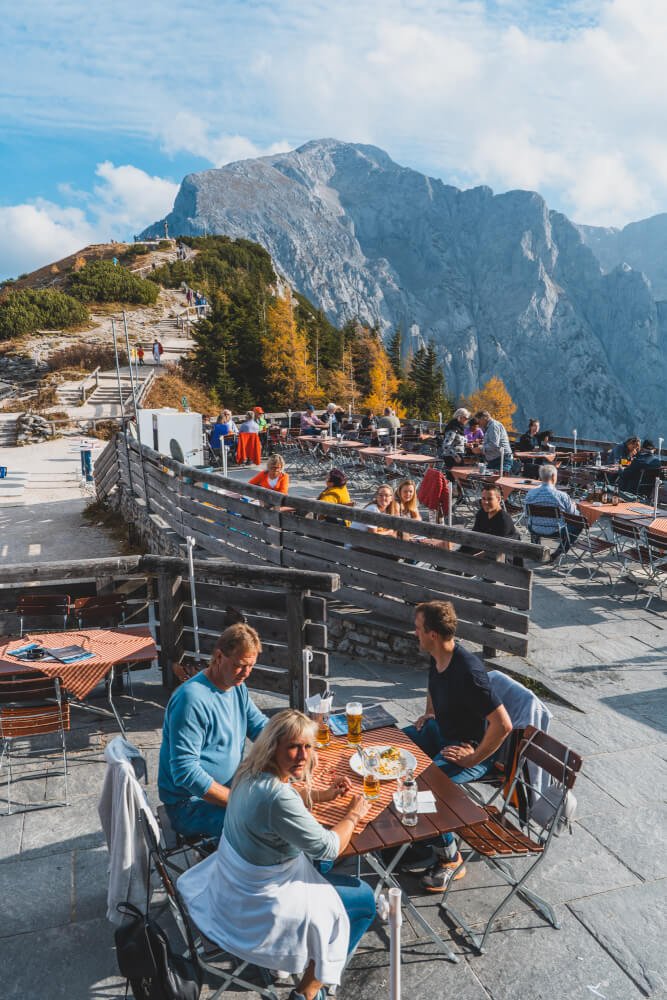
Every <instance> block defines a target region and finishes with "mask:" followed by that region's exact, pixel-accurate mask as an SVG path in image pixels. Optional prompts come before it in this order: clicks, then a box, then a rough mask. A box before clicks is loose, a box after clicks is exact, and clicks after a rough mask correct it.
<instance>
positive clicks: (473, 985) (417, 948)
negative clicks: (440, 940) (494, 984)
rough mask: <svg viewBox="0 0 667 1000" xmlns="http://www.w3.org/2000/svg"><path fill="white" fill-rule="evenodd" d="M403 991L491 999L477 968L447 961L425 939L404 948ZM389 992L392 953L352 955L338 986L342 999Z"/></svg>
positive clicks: (437, 998) (436, 999)
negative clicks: (481, 981) (390, 956)
mask: <svg viewBox="0 0 667 1000" xmlns="http://www.w3.org/2000/svg"><path fill="white" fill-rule="evenodd" d="M401 992H402V995H403V996H404V997H415V998H419V1000H422V998H427V997H428V998H429V1000H449V998H451V997H454V996H455V997H457V1000H489V998H490V996H491V995H492V994H490V993H489V992H487V990H486V989H485V988H484V987H483V986H482V985H481V983H480V982H479V979H478V977H477V975H476V972H475V970H474V969H472V968H471V967H470V966H468V964H467V963H466V962H465V961H460V962H459V963H458V964H457V965H454V964H453V963H452V962H449V961H447V959H446V958H445V956H444V955H442V954H441V953H440V952H439V950H438V948H437V945H435V944H433V943H431V942H430V941H428V939H423V940H422V941H421V942H420V943H419V944H413V945H410V944H408V945H406V946H405V947H404V948H402V949H401ZM388 994H389V955H388V952H387V950H386V948H381V949H378V950H377V951H364V952H363V953H358V954H356V955H355V956H354V958H353V959H352V961H351V963H350V966H349V968H348V969H347V970H346V972H345V974H344V975H343V979H342V982H341V985H340V987H339V990H338V997H339V998H340V1000H353V998H354V1000H357V998H358V1000H377V998H378V997H386V996H388Z"/></svg>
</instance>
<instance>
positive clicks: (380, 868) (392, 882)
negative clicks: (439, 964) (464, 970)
mask: <svg viewBox="0 0 667 1000" xmlns="http://www.w3.org/2000/svg"><path fill="white" fill-rule="evenodd" d="M407 847H408V845H407V844H404V845H403V846H402V847H401V848H399V850H398V852H397V854H396V856H395V857H394V858H393V859H392V862H391V864H390V865H389V867H388V868H385V867H384V865H383V864H382V863H381V862H380V861H379V859H378V857H377V855H375V854H365V855H364V857H365V859H366V861H367V862H368V864H369V865H370V867H371V868H372V869H373V871H374V872H375V873H376V875H378V876H379V877H380V883H379V884H378V887H377V888H376V895H377V894H378V893H379V891H380V889H381V888H382V886H383V885H386V886H387V887H388V888H392V889H400V891H401V898H402V900H403V906H404V907H405V909H406V910H407V911H408V913H409V914H410V915H411V916H412V917H413V918H414V919H415V920H416V921H417V923H418V924H419V925H420V927H421V928H422V929H423V930H424V931H425V932H426V934H427V936H428V937H429V938H430V939H431V941H433V943H434V944H436V945H437V946H438V948H439V949H440V951H441V952H442V953H443V954H444V955H445V957H446V958H447V959H448V960H449V961H450V962H454V963H455V964H456V963H458V961H459V959H458V957H457V956H456V955H455V954H454V952H453V951H451V950H450V949H449V948H448V947H447V945H446V944H445V942H444V941H443V940H442V938H441V937H439V936H438V934H436V932H435V931H434V930H433V928H432V927H431V926H430V924H429V923H428V922H427V921H426V920H425V919H424V918H423V917H422V915H421V913H420V912H419V910H418V909H417V907H416V906H415V905H414V903H413V902H412V900H411V899H410V897H409V896H408V894H407V893H406V892H405V891H404V889H403V886H402V885H400V884H399V883H398V882H397V881H396V879H395V878H394V876H393V874H392V872H393V870H394V868H395V867H396V865H397V864H398V862H399V861H400V859H401V857H402V855H403V853H404V852H405V850H406V848H407Z"/></svg>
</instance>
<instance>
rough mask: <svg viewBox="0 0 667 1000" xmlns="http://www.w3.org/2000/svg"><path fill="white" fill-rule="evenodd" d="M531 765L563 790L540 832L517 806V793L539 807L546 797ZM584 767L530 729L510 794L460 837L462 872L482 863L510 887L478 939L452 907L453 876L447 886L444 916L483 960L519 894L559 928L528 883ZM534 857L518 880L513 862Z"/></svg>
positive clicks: (570, 752)
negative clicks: (496, 929) (504, 914)
mask: <svg viewBox="0 0 667 1000" xmlns="http://www.w3.org/2000/svg"><path fill="white" fill-rule="evenodd" d="M529 761H530V762H532V763H533V764H535V765H536V766H537V767H539V768H542V769H543V770H544V771H546V772H547V773H548V774H550V775H551V777H552V779H553V780H554V782H555V784H556V785H557V786H558V788H559V792H558V798H557V800H556V801H554V800H552V803H553V807H554V812H553V815H552V817H551V819H550V820H549V821H548V822H547V823H545V824H544V825H543V826H541V827H540V826H539V825H538V824H536V823H534V822H532V821H531V820H530V819H528V818H526V817H525V815H522V813H521V811H519V809H518V808H517V807H516V806H515V805H513V802H514V801H516V798H517V795H518V792H517V789H520V791H521V795H522V797H523V799H524V801H527V802H532V803H535V802H536V801H538V800H539V799H540V798H543V797H544V795H543V793H542V792H541V791H540V789H539V788H537V787H536V786H535V785H533V784H531V783H530V781H529V778H528V769H527V764H528V762H529ZM581 765H582V759H581V757H580V756H579V754H577V753H575V752H574V751H573V750H570V749H569V748H568V747H566V746H564V744H562V743H559V742H558V740H555V739H553V737H551V736H547V734H546V733H543V732H541V731H540V730H539V729H535V727H534V726H527V727H526V728H525V730H524V735H523V739H522V741H521V744H520V746H519V756H518V759H517V766H516V770H515V773H514V778H513V780H512V782H511V784H510V785H509V788H503V789H499V790H498V792H496V794H495V795H494V796H493V797H492V798H491V799H490V800H489V802H488V803H487V805H486V807H485V808H486V811H487V814H488V819H487V820H486V821H483V822H481V823H475V824H473V825H472V826H469V827H465V829H464V830H462V831H461V832H460V837H461V840H462V841H465V843H466V844H468V850H467V851H465V850H464V851H462V852H461V856H462V860H461V864H460V865H459V868H460V867H462V866H463V865H464V864H466V863H468V862H469V861H471V860H472V859H473V858H475V857H478V858H480V859H481V860H482V861H484V862H485V863H486V864H487V865H488V866H489V868H490V869H491V870H492V871H493V872H494V873H495V874H497V875H499V876H500V877H501V878H502V879H503V880H504V881H505V882H506V883H507V884H508V885H509V886H510V887H511V888H510V891H509V893H508V894H507V895H506V896H505V897H504V898H503V899H502V900H501V902H500V903H499V904H498V906H496V908H495V910H494V911H493V913H492V914H491V916H490V917H489V920H488V922H487V924H486V926H485V928H484V931H483V932H482V933H481V934H478V933H475V932H474V931H473V930H472V929H471V928H470V927H469V926H468V925H467V923H466V922H465V921H464V920H463V919H462V918H461V916H460V914H458V913H457V912H456V911H455V910H454V908H453V907H452V906H451V905H450V904H449V902H448V895H449V891H450V889H451V888H452V886H453V884H454V878H455V875H456V872H454V873H453V874H452V877H451V878H450V880H449V882H448V884H447V888H446V889H445V892H444V894H443V897H442V900H441V901H440V907H441V908H442V909H443V910H444V911H445V912H448V913H450V914H451V915H452V917H453V918H454V920H455V921H456V923H457V924H459V925H460V926H461V927H462V928H463V930H464V932H465V933H466V935H467V936H468V938H469V940H470V941H471V942H472V945H473V947H474V948H475V950H476V951H477V952H478V953H479V954H480V955H481V954H483V952H484V946H485V944H486V939H487V937H488V935H489V932H490V930H491V928H492V926H493V924H494V922H495V921H496V920H497V919H498V917H499V916H500V914H501V913H502V911H503V910H504V909H505V907H506V906H507V904H508V903H509V902H510V900H511V899H512V898H513V897H514V896H515V895H517V894H518V895H519V896H521V898H522V899H524V900H525V901H526V902H527V903H529V904H530V905H531V906H533V907H534V908H535V909H537V910H538V911H539V912H540V913H541V914H542V915H543V916H544V917H545V918H546V919H547V920H548V921H549V923H550V924H551V925H552V926H553V927H555V928H556V929H559V928H560V923H559V921H558V918H557V916H556V913H555V911H554V909H553V907H552V905H551V904H550V903H549V902H548V901H547V900H546V899H543V898H542V897H541V896H538V895H537V894H536V893H534V892H532V891H531V890H529V889H527V888H526V882H527V881H528V879H529V878H530V876H531V875H532V874H533V872H534V871H535V869H536V868H537V867H538V866H539V865H540V864H541V863H542V861H543V860H544V858H545V856H546V854H547V851H548V849H549V845H550V844H551V841H552V839H553V837H554V834H555V832H556V830H557V829H558V825H559V822H560V819H561V816H562V814H563V809H564V807H565V799H566V795H567V792H568V791H569V790H570V789H571V788H572V787H573V785H574V782H575V780H576V776H577V774H578V772H579V770H580V769H581ZM553 787H554V786H553V785H551V786H550V788H553ZM498 796H502V797H503V799H504V801H503V805H502V807H501V809H500V810H499V809H498V808H497V807H496V806H494V805H493V803H494V801H496V799H497V798H498ZM554 799H555V797H554ZM531 855H534V856H535V860H534V861H533V863H532V865H530V866H529V867H528V868H527V870H526V871H525V872H524V873H523V875H521V876H517V875H516V874H515V872H514V869H513V868H512V866H511V864H509V861H510V860H516V859H520V858H526V857H529V856H531ZM457 871H458V869H457Z"/></svg>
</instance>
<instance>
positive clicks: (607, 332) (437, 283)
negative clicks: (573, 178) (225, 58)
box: [146, 139, 667, 436]
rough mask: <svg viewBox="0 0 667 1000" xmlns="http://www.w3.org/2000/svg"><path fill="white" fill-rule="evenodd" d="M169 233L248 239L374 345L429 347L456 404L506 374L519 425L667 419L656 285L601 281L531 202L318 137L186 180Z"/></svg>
mask: <svg viewBox="0 0 667 1000" xmlns="http://www.w3.org/2000/svg"><path fill="white" fill-rule="evenodd" d="M666 218H667V217H666ZM163 221H164V220H162V221H161V222H159V223H156V224H155V225H154V226H153V227H149V228H148V229H147V230H146V234H148V233H149V232H153V231H155V230H156V229H158V230H159V228H160V227H161V226H162V222H163ZM166 221H167V222H168V223H169V228H170V231H171V232H179V233H182V234H184V235H199V234H201V233H202V232H204V231H206V230H208V231H209V232H219V233H227V234H228V235H230V236H232V237H238V236H242V237H244V238H246V239H251V240H256V241H257V242H259V243H260V244H261V245H262V246H264V247H265V248H266V249H267V250H268V252H269V253H270V254H271V257H272V259H273V261H274V264H275V266H276V269H277V270H278V271H279V272H280V273H282V274H284V275H285V277H286V278H287V280H288V281H289V282H290V283H291V284H292V285H293V286H294V287H296V288H297V289H298V290H299V291H301V292H303V294H305V295H307V296H308V298H310V299H311V300H313V301H315V302H317V303H318V304H319V305H320V307H321V308H322V309H323V310H324V311H325V312H326V313H327V314H328V315H329V316H330V317H331V318H332V319H333V320H334V321H335V322H336V323H338V324H342V323H344V322H345V321H346V320H348V319H350V318H352V317H353V316H354V315H358V316H359V317H360V319H361V320H362V321H364V322H366V323H370V324H374V323H378V325H379V326H380V329H381V331H382V333H383V335H386V334H387V333H388V332H389V331H390V330H391V329H393V328H394V327H395V326H396V325H397V324H399V323H400V324H401V325H402V326H403V328H404V330H405V332H406V335H407V336H406V340H407V341H408V342H410V343H412V345H413V346H417V345H418V344H419V343H420V342H421V341H422V340H428V339H431V338H432V339H433V340H434V342H435V344H436V347H437V349H438V353H439V355H440V357H441V359H442V362H443V367H444V370H445V374H446V377H447V383H448V387H449V389H450V390H451V391H453V392H454V393H455V394H457V395H459V394H461V395H468V394H469V393H470V392H471V391H473V390H474V389H476V388H477V387H478V386H479V385H480V384H483V383H484V382H485V381H487V380H488V378H490V377H491V376H492V375H498V376H500V377H501V378H502V379H503V381H504V382H505V384H506V385H507V387H508V389H509V391H510V393H511V395H512V397H513V398H514V400H515V401H516V402H517V405H518V412H517V418H518V420H519V422H522V421H524V420H526V419H527V417H528V416H531V415H535V416H538V417H541V419H542V422H543V426H544V425H549V426H554V427H556V428H558V429H559V430H561V432H566V431H568V430H569V429H570V428H571V427H577V426H578V427H579V428H580V430H581V429H582V428H583V427H586V428H590V430H588V431H587V432H588V433H591V434H593V433H594V434H598V435H612V436H615V435H619V434H629V433H633V432H637V431H639V432H640V433H642V427H646V426H654V425H655V421H656V412H657V413H658V414H660V413H664V412H665V409H667V407H666V406H665V402H666V398H665V388H664V387H665V384H666V383H667V366H666V363H665V354H666V353H667V352H666V351H665V346H667V331H666V329H665V311H664V310H662V309H660V310H659V309H658V308H657V305H656V300H655V294H654V292H653V290H652V285H651V282H650V280H649V279H648V278H646V277H645V276H644V274H642V273H640V272H639V271H637V270H632V269H631V268H629V267H628V265H627V264H624V263H623V262H621V263H616V264H615V265H614V266H613V267H612V266H609V268H608V269H606V270H605V269H603V267H602V266H601V264H600V261H599V259H598V257H597V256H596V255H595V253H594V252H593V250H592V249H591V247H590V246H589V245H588V242H589V241H591V240H594V239H598V241H599V242H600V243H602V242H603V238H602V236H600V235H599V234H596V233H595V232H593V227H584V228H586V233H582V227H578V226H576V225H575V224H574V223H572V222H570V220H569V219H567V217H566V216H564V215H562V214H561V213H558V212H555V211H552V210H550V209H549V208H548V206H547V204H546V202H545V201H544V199H543V198H542V197H541V196H540V195H539V194H538V193H536V192H530V191H520V190H519V191H508V192H504V193H501V194H494V193H493V191H492V190H491V189H490V188H489V187H486V186H479V187H476V188H471V189H468V190H464V191H461V190H459V189H458V188H456V187H454V186H452V185H448V184H445V183H444V182H443V181H441V180H439V179H437V178H432V177H428V176H426V175H424V174H420V173H419V172H418V171H415V170H412V169H411V168H409V167H403V166H400V165H399V164H396V163H394V161H393V160H392V159H391V158H390V157H389V155H388V154H387V153H385V152H384V151H383V150H381V149H378V148H377V147H374V146H370V145H358V144H352V143H342V142H339V141H337V140H335V139H326V140H312V141H311V142H309V143H306V144H305V145H304V146H301V147H299V149H297V150H294V151H291V152H289V153H280V154H275V155H273V156H266V157H261V158H259V159H257V160H241V161H237V162H236V163H232V164H228V165H227V166H225V167H222V168H219V169H213V170H207V171H203V172H201V173H196V174H189V175H187V176H186V177H185V178H184V180H183V182H182V184H181V188H180V190H179V192H178V195H177V197H176V200H175V203H174V209H173V211H172V212H171V213H170V214H169V215H168V216H167V217H166ZM626 228H627V227H626ZM659 228H660V227H658V229H659ZM604 239H605V240H606V242H605V243H604V246H605V248H607V249H606V253H607V256H608V261H609V263H610V265H611V264H612V263H613V260H614V258H613V255H612V250H613V247H612V245H611V244H612V242H613V237H605V238H604ZM605 259H607V258H605ZM629 358H631V359H632V361H633V364H632V365H629V364H628V359H629Z"/></svg>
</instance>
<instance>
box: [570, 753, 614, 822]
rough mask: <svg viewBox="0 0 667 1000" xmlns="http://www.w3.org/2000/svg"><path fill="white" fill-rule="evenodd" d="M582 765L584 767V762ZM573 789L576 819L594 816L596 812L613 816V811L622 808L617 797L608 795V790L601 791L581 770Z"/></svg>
mask: <svg viewBox="0 0 667 1000" xmlns="http://www.w3.org/2000/svg"><path fill="white" fill-rule="evenodd" d="M584 767H586V763H585V762H584ZM574 791H575V793H576V797H577V819H578V820H580V819H583V818H584V817H586V816H595V815H597V814H598V813H603V814H605V815H607V816H613V815H614V813H616V812H618V810H619V809H622V808H623V806H622V804H621V803H620V802H619V801H618V799H616V798H614V797H613V796H612V795H609V794H608V792H605V791H603V790H602V789H601V788H600V786H599V785H596V783H595V782H594V781H591V779H590V778H589V777H588V776H587V775H586V774H584V773H583V772H580V773H579V775H578V776H577V784H576V786H575V789H574Z"/></svg>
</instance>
